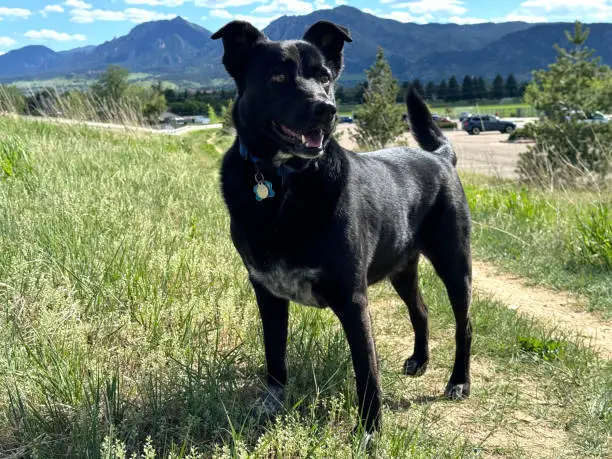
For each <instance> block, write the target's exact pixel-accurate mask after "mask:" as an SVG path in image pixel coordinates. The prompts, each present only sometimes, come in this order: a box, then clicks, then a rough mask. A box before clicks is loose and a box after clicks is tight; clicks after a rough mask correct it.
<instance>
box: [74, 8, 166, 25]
mask: <svg viewBox="0 0 612 459" xmlns="http://www.w3.org/2000/svg"><path fill="white" fill-rule="evenodd" d="M70 14H71V16H72V17H71V18H70V20H71V21H72V22H78V23H80V24H88V23H91V22H96V21H130V22H133V23H136V24H139V23H141V22H148V21H158V20H161V19H173V18H175V17H176V14H164V13H158V12H157V11H149V10H143V9H140V8H127V9H125V10H123V11H110V10H97V9H96V10H85V9H74V10H71V11H70Z"/></svg>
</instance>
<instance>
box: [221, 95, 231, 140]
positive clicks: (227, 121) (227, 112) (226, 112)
mask: <svg viewBox="0 0 612 459" xmlns="http://www.w3.org/2000/svg"><path fill="white" fill-rule="evenodd" d="M233 109H234V99H230V100H229V101H228V102H227V105H226V106H225V107H223V108H222V109H221V123H222V124H223V127H222V128H221V131H222V132H223V133H224V134H228V135H229V134H233V133H234V118H233V117H232V111H233Z"/></svg>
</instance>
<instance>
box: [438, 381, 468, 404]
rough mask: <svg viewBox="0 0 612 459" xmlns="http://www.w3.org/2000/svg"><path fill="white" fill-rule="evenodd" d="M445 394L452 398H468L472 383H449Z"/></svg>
mask: <svg viewBox="0 0 612 459" xmlns="http://www.w3.org/2000/svg"><path fill="white" fill-rule="evenodd" d="M444 395H446V396H447V397H448V398H450V399H451V400H463V399H464V398H468V397H469V396H470V383H464V384H451V383H448V385H447V386H446V389H445V390H444Z"/></svg>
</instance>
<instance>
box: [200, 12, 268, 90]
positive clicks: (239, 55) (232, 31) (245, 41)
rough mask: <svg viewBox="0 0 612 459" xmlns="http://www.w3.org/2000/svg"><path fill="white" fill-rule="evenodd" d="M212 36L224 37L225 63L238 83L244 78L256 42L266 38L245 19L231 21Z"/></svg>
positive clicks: (216, 37) (215, 38)
mask: <svg viewBox="0 0 612 459" xmlns="http://www.w3.org/2000/svg"><path fill="white" fill-rule="evenodd" d="M210 38H212V39H213V40H218V39H219V38H222V39H223V65H224V66H225V69H226V70H227V72H228V73H229V74H230V75H231V76H232V78H233V79H234V80H236V82H237V83H240V81H241V80H242V75H243V73H244V68H245V66H246V63H247V61H248V59H249V54H250V52H251V50H252V49H253V46H254V45H255V43H257V42H259V41H264V40H266V36H265V35H264V34H263V33H261V32H260V31H259V30H257V28H255V27H254V26H253V25H252V24H250V23H248V22H245V21H232V22H229V23H227V24H226V25H224V26H223V27H221V28H220V29H219V30H217V31H216V32H215V33H214V34H212V36H211V37H210Z"/></svg>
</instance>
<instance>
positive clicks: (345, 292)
mask: <svg viewBox="0 0 612 459" xmlns="http://www.w3.org/2000/svg"><path fill="white" fill-rule="evenodd" d="M212 38H213V39H218V38H222V39H223V46H224V55H223V64H224V65H225V68H226V69H227V71H228V72H229V74H230V75H231V76H232V77H233V79H234V80H235V82H236V85H237V88H238V97H237V99H236V103H235V105H234V112H233V117H234V122H235V126H236V131H237V137H236V140H235V142H234V145H233V146H232V147H231V148H230V149H229V150H228V151H227V153H226V154H225V158H224V161H223V166H222V169H221V181H222V190H223V195H224V198H225V202H226V204H227V207H228V209H229V214H230V217H231V234H232V239H233V242H234V245H235V247H236V249H237V250H238V252H239V253H240V256H241V257H242V260H243V262H244V264H245V266H246V268H247V270H248V272H249V278H250V281H251V283H252V284H253V288H254V290H255V295H256V298H257V304H258V306H259V311H260V314H261V320H262V323H263V333H264V343H265V352H266V361H267V366H268V392H267V394H266V396H265V397H264V399H263V400H264V403H263V408H264V409H265V410H266V411H267V412H268V413H269V414H272V413H274V412H276V411H278V410H279V409H280V407H281V404H280V402H281V401H282V399H283V392H284V390H283V387H284V385H285V383H286V381H287V366H286V363H285V355H286V344H287V320H288V306H289V300H291V301H295V302H298V303H302V304H305V305H310V306H317V307H330V308H331V309H332V310H333V311H334V313H335V314H336V315H337V316H338V318H339V319H340V321H341V323H342V327H343V328H344V331H345V333H346V337H347V339H348V343H349V346H350V350H351V355H352V359H353V366H354V369H355V376H356V379H357V394H358V396H359V403H360V416H361V417H360V420H361V423H362V426H363V427H364V428H365V429H366V431H367V432H371V431H373V430H376V429H378V427H379V425H380V419H381V416H380V410H381V406H380V405H381V392H380V378H379V370H378V363H377V358H376V352H375V347H374V340H373V338H372V330H371V325H370V316H369V312H368V308H367V307H368V297H367V287H368V285H370V284H373V283H375V282H378V281H380V280H383V279H385V278H390V280H391V283H392V284H393V287H394V288H395V290H396V291H397V293H398V294H399V296H400V297H401V298H402V300H403V301H404V302H405V303H406V304H407V306H408V311H409V313H410V319H411V321H412V325H413V327H414V333H415V345H414V353H413V354H412V356H411V357H410V358H408V359H407V360H406V363H405V365H404V371H405V373H406V374H408V375H413V376H418V375H421V374H423V372H424V371H425V369H426V367H427V362H428V359H429V350H428V329H427V307H426V305H425V304H424V302H423V299H422V297H421V293H420V292H419V287H418V275H417V268H418V260H419V256H420V254H423V255H425V256H426V257H427V258H428V259H429V260H430V261H431V262H432V264H433V266H434V267H435V269H436V271H437V273H438V275H439V276H440V278H441V279H442V280H443V281H444V284H445V286H446V289H447V292H448V296H449V298H450V302H451V304H452V307H453V311H454V314H455V319H456V337H455V340H456V354H455V365H454V367H453V372H452V374H451V377H450V381H449V383H448V385H447V387H446V391H445V393H446V395H447V396H449V397H451V398H463V397H467V396H468V395H469V393H470V373H469V367H470V361H469V359H470V346H471V324H470V319H469V316H468V309H469V304H470V295H471V256H470V213H469V208H468V204H467V202H466V198H465V195H464V192H463V188H462V186H461V183H460V181H459V178H458V176H457V173H456V171H455V168H454V165H455V164H456V157H455V153H454V151H453V150H452V148H451V146H450V145H449V143H448V141H447V140H446V138H445V137H444V136H443V135H442V133H441V131H440V130H439V129H438V128H437V127H436V126H435V125H434V123H433V121H432V119H431V115H430V113H429V110H428V109H427V107H426V105H425V104H424V103H423V101H422V100H421V99H420V98H419V96H418V95H417V94H416V93H415V92H414V91H410V93H409V95H408V99H407V105H408V113H409V118H410V122H411V126H412V131H413V134H414V136H415V138H416V139H417V141H418V143H419V145H420V146H421V148H422V149H416V148H391V149H386V150H382V151H377V152H373V153H364V154H355V153H352V152H349V151H346V150H344V149H343V148H342V147H340V146H339V145H338V143H337V142H336V141H335V140H334V139H333V138H332V137H331V134H332V132H333V130H334V128H335V124H336V106H335V100H334V81H335V80H336V79H337V78H338V75H339V74H340V71H341V69H342V65H343V60H342V51H343V47H344V43H345V42H350V41H351V38H350V36H349V32H348V30H346V29H345V28H343V27H340V26H338V25H336V24H333V23H331V22H326V21H320V22H317V23H316V24H314V25H313V26H312V27H310V29H308V31H307V32H306V33H305V35H304V37H303V39H302V40H295V41H280V42H274V41H270V40H268V39H267V38H266V37H265V36H264V35H263V34H262V33H261V32H260V31H259V30H257V29H256V28H255V27H253V26H252V25H251V24H249V23H246V22H240V21H234V22H230V23H229V24H227V25H226V26H224V27H223V28H222V29H220V30H219V31H218V32H216V33H215V34H214V35H213V36H212Z"/></svg>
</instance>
